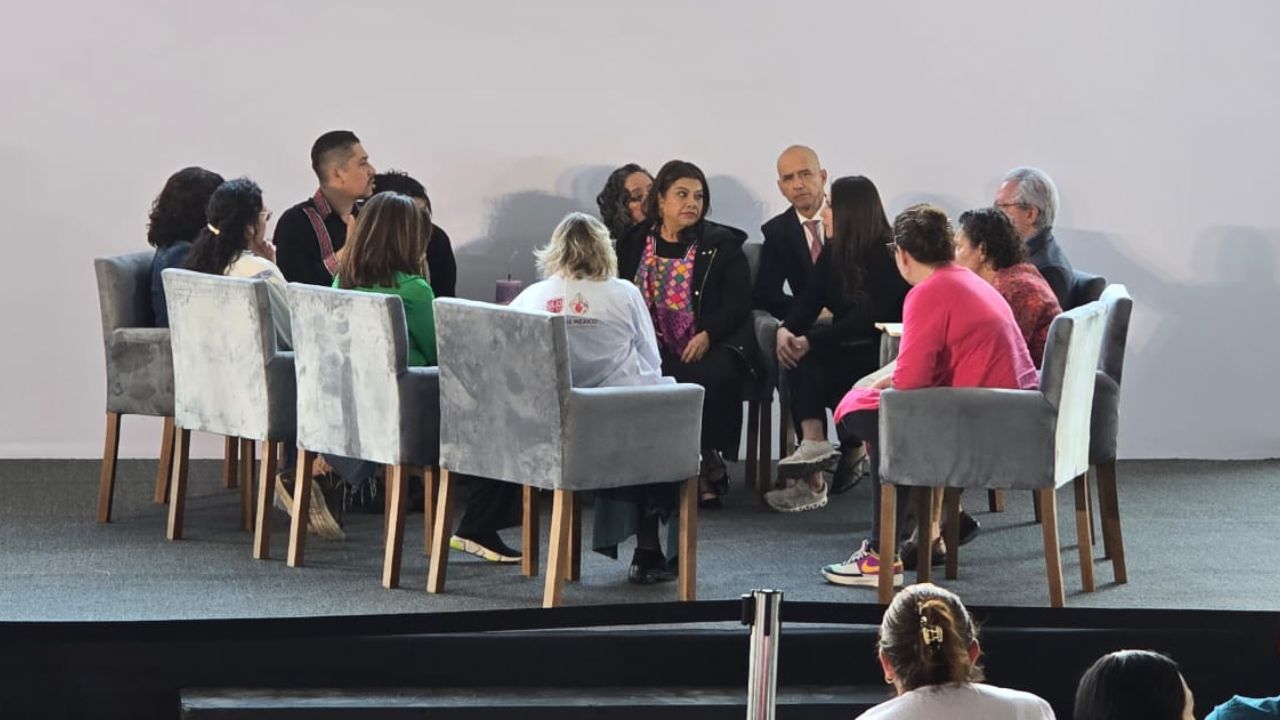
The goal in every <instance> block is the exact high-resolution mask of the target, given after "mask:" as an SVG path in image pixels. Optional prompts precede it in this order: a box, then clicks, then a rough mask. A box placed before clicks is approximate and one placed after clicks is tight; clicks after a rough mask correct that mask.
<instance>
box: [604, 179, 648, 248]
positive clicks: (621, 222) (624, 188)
mask: <svg viewBox="0 0 1280 720" xmlns="http://www.w3.org/2000/svg"><path fill="white" fill-rule="evenodd" d="M652 188H653V176H652V175H650V174H649V171H648V170H645V169H644V168H642V167H640V166H639V165H637V164H635V163H627V164H626V165H623V166H622V167H620V168H618V169H617V170H614V171H613V172H611V173H609V179H608V180H606V181H605V183H604V189H603V190H601V191H600V194H599V195H597V196H596V205H598V206H599V207H600V218H601V219H602V220H604V224H605V226H606V227H608V228H609V233H610V234H611V235H613V237H615V238H620V237H622V236H623V235H626V234H627V231H628V230H630V229H631V228H632V227H633V226H635V225H637V224H639V223H642V222H644V217H645V210H646V208H647V206H648V202H649V190H650V189H652Z"/></svg>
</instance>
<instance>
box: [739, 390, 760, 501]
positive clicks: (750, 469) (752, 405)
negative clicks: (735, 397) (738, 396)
mask: <svg viewBox="0 0 1280 720" xmlns="http://www.w3.org/2000/svg"><path fill="white" fill-rule="evenodd" d="M759 467H760V403H759V402H758V401H756V400H752V401H750V402H748V403H747V462H746V468H745V469H744V470H743V487H749V488H755V490H756V492H757V493H758V492H759V491H760V485H759V483H760V480H759V475H758V472H757V471H758V469H759Z"/></svg>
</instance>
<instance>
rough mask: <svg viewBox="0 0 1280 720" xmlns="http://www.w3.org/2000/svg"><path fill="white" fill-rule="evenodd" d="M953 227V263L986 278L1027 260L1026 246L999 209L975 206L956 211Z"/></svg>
mask: <svg viewBox="0 0 1280 720" xmlns="http://www.w3.org/2000/svg"><path fill="white" fill-rule="evenodd" d="M959 225H960V227H959V228H957V229H956V264H957V265H963V266H964V267H967V268H969V269H970V270H972V271H974V272H976V273H978V274H979V275H981V276H982V277H984V278H986V279H987V280H988V281H990V279H991V276H994V275H995V274H996V273H997V272H999V271H1001V270H1004V269H1005V268H1010V267H1013V266H1014V265H1017V264H1018V263H1024V262H1026V261H1027V246H1026V245H1025V244H1023V242H1022V239H1021V238H1019V237H1018V233H1016V232H1014V230H1013V223H1011V222H1009V217H1008V216H1007V215H1005V214H1004V213H1003V212H1000V210H998V209H996V208H993V207H989V208H977V209H975V210H966V211H964V212H962V213H960V222H959Z"/></svg>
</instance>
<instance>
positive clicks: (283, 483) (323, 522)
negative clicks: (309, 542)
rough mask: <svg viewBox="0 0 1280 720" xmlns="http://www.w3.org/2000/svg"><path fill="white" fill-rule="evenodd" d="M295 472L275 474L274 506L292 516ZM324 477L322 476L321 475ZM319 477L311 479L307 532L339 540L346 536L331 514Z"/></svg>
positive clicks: (288, 471)
mask: <svg viewBox="0 0 1280 720" xmlns="http://www.w3.org/2000/svg"><path fill="white" fill-rule="evenodd" d="M295 477H296V473H295V472H294V471H292V470H287V471H282V472H279V473H277V474H276V492H275V496H276V497H275V506H276V507H277V508H280V509H281V510H283V511H285V512H286V513H288V514H289V517H293V483H294V478H295ZM322 477H324V476H322ZM329 502H330V501H329V500H328V499H326V497H325V493H324V488H323V487H321V485H320V478H312V479H311V507H310V508H308V512H307V532H309V533H311V534H312V535H319V536H320V537H322V538H325V539H328V540H341V539H343V538H345V537H346V536H347V534H346V533H345V532H343V531H342V525H341V524H340V523H339V522H338V520H337V518H335V517H334V516H333V513H332V512H331V511H330V509H329V507H328V504H329Z"/></svg>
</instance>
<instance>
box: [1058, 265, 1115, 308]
mask: <svg viewBox="0 0 1280 720" xmlns="http://www.w3.org/2000/svg"><path fill="white" fill-rule="evenodd" d="M1106 287H1107V279H1106V278H1104V277H1102V276H1101V275H1094V274H1093V273H1087V272H1085V271H1083V270H1076V269H1074V268H1072V270H1071V301H1070V302H1071V307H1065V308H1062V309H1063V310H1070V309H1071V308H1074V307H1080V306H1081V305H1084V304H1085V303H1091V302H1093V301H1094V300H1097V299H1098V298H1100V297H1102V291H1103V290H1105V289H1106Z"/></svg>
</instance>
